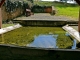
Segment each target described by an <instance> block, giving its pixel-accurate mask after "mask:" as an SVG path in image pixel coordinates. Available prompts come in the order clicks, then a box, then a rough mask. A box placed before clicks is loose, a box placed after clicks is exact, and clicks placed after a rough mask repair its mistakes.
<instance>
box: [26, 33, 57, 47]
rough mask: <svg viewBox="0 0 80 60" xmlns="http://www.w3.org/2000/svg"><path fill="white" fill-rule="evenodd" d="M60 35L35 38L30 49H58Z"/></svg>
mask: <svg viewBox="0 0 80 60" xmlns="http://www.w3.org/2000/svg"><path fill="white" fill-rule="evenodd" d="M57 36H58V35H39V36H38V37H35V39H34V41H33V42H32V43H31V44H28V45H27V46H29V47H42V48H57V46H56V39H57Z"/></svg>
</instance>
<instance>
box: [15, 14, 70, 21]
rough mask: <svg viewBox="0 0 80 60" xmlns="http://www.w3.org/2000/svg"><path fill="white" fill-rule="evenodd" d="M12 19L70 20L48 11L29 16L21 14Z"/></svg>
mask: <svg viewBox="0 0 80 60" xmlns="http://www.w3.org/2000/svg"><path fill="white" fill-rule="evenodd" d="M14 20H51V21H52V20H53V21H67V20H71V19H69V18H68V17H63V16H53V15H50V14H49V13H36V14H34V15H31V16H28V17H26V16H21V17H18V18H15V19H14Z"/></svg>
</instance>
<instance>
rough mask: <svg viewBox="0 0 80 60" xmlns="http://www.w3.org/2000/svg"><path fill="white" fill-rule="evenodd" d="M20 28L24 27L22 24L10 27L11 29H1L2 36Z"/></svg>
mask: <svg viewBox="0 0 80 60" xmlns="http://www.w3.org/2000/svg"><path fill="white" fill-rule="evenodd" d="M20 27H22V26H21V25H20V24H16V25H14V26H9V27H6V28H2V29H0V34H3V33H6V32H8V31H11V30H14V29H17V28H20Z"/></svg>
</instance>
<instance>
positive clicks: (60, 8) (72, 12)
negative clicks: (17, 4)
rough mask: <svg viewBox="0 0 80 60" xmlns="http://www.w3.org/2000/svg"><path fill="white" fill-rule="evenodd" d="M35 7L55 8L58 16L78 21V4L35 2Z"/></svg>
mask: <svg viewBox="0 0 80 60" xmlns="http://www.w3.org/2000/svg"><path fill="white" fill-rule="evenodd" d="M34 5H39V6H54V7H55V9H56V15H57V16H67V17H69V18H72V19H73V20H78V16H79V15H78V14H79V6H78V5H77V4H67V3H62V2H41V1H39V2H36V1H35V2H34Z"/></svg>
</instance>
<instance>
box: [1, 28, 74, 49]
mask: <svg viewBox="0 0 80 60" xmlns="http://www.w3.org/2000/svg"><path fill="white" fill-rule="evenodd" d="M49 33H52V34H57V35H58V38H57V46H58V47H59V48H70V47H71V46H72V44H73V41H72V40H71V39H70V38H69V37H68V36H66V35H65V33H66V32H65V31H64V30H63V29H62V28H61V27H21V28H18V29H15V30H13V31H10V32H8V33H5V34H3V35H1V36H0V43H1V44H13V45H18V46H26V45H27V44H29V43H31V42H33V41H34V36H38V35H40V34H45V35H48V34H49Z"/></svg>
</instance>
